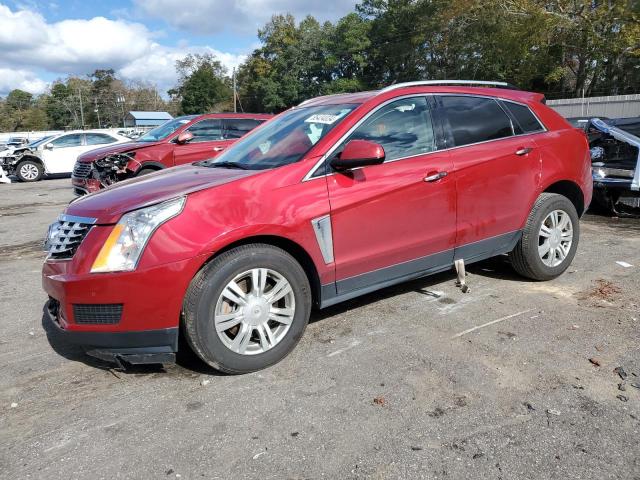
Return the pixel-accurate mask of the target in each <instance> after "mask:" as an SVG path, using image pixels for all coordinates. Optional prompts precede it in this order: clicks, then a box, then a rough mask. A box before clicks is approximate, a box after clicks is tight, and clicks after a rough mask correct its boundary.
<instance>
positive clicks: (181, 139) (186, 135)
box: [176, 132, 193, 145]
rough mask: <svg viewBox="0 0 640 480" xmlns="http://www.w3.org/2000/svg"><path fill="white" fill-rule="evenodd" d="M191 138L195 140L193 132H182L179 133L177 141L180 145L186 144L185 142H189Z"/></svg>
mask: <svg viewBox="0 0 640 480" xmlns="http://www.w3.org/2000/svg"><path fill="white" fill-rule="evenodd" d="M191 140H193V133H191V132H182V133H181V134H180V135H178V138H177V140H176V143H177V144H178V145H184V144H185V143H189V142H190V141H191Z"/></svg>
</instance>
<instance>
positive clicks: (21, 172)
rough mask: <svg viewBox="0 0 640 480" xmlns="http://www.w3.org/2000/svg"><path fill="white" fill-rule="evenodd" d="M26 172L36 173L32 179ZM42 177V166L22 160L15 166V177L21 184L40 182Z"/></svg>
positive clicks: (31, 161)
mask: <svg viewBox="0 0 640 480" xmlns="http://www.w3.org/2000/svg"><path fill="white" fill-rule="evenodd" d="M27 172H37V174H36V176H35V177H32V176H31V175H29V174H28V173H27ZM43 176H44V168H42V164H40V163H39V162H36V161H33V160H23V161H21V162H20V163H18V165H16V177H18V180H20V181H21V182H37V181H39V180H42V177H43Z"/></svg>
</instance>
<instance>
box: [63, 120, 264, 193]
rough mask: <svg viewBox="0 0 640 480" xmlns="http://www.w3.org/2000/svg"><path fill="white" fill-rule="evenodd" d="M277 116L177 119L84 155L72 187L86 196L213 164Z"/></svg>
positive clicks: (74, 175) (74, 173) (75, 169)
mask: <svg viewBox="0 0 640 480" xmlns="http://www.w3.org/2000/svg"><path fill="white" fill-rule="evenodd" d="M271 117H272V115H266V114H254V113H212V114H207V115H187V116H184V117H177V118H174V119H173V120H170V121H168V122H167V123H165V124H163V125H160V126H159V127H157V128H154V129H153V130H151V131H150V132H148V133H146V134H145V135H143V136H142V137H140V138H138V139H137V140H136V141H134V142H129V143H121V144H119V145H110V146H107V147H102V148H98V149H96V150H91V151H89V152H87V153H85V154H83V155H80V156H79V157H78V159H77V161H76V164H75V167H74V168H73V173H72V175H71V182H72V183H73V187H74V190H75V193H76V195H84V194H86V193H91V192H95V191H98V190H100V189H101V188H104V187H106V186H108V185H111V184H113V183H116V182H119V181H120V180H124V179H127V178H131V177H135V176H138V175H145V174H147V173H151V172H154V171H156V170H162V169H164V168H169V167H173V166H175V165H182V164H184V163H191V162H196V161H199V160H207V159H209V158H213V157H216V156H217V155H218V154H219V153H220V152H222V151H223V150H224V149H225V148H227V147H228V146H229V145H231V144H232V143H233V142H235V141H236V140H237V139H239V138H240V137H242V136H243V135H245V134H246V133H248V132H249V131H251V130H252V129H254V128H255V127H257V126H258V125H260V124H261V123H263V122H264V121H265V120H268V119H269V118H271Z"/></svg>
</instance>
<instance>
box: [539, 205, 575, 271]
mask: <svg viewBox="0 0 640 480" xmlns="http://www.w3.org/2000/svg"><path fill="white" fill-rule="evenodd" d="M572 243H573V223H572V222H571V218H570V217H569V214H568V213H567V212H565V211H564V210H554V211H553V212H551V213H549V215H547V216H546V218H545V219H544V220H543V222H542V225H541V226H540V232H539V233H538V255H540V259H541V260H542V262H543V263H544V264H545V265H547V266H549V267H557V266H558V265H560V264H561V263H562V262H563V261H564V259H565V258H567V255H568V254H569V251H570V250H571V244H572Z"/></svg>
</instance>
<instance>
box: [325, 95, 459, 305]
mask: <svg viewBox="0 0 640 480" xmlns="http://www.w3.org/2000/svg"><path fill="white" fill-rule="evenodd" d="M431 112H432V109H431V107H430V104H429V102H428V101H427V97H424V96H416V97H409V98H403V99H400V100H395V101H392V102H391V103H388V104H386V105H383V106H382V107H380V108H379V109H378V110H376V111H374V113H373V114H372V115H370V116H369V118H368V119H366V120H365V121H364V122H363V123H362V124H361V125H360V126H359V127H358V128H357V129H356V130H355V131H354V132H353V133H352V134H351V135H349V137H348V138H347V139H346V140H345V141H344V142H343V144H342V146H341V147H339V148H338V149H337V150H336V152H338V154H339V152H340V151H341V149H342V147H343V146H344V144H346V143H347V142H348V141H349V140H353V139H365V140H369V141H372V142H376V143H378V144H380V145H382V147H383V148H384V150H385V162H384V163H383V164H380V165H373V166H367V167H364V168H360V169H355V170H351V171H346V172H343V173H340V172H330V174H329V175H328V176H327V182H328V189H329V201H330V204H331V224H332V230H333V247H334V256H335V265H336V279H337V283H336V289H337V292H336V293H337V294H338V295H341V294H345V293H348V292H350V291H354V290H359V289H365V288H367V287H373V286H381V285H383V284H385V283H386V282H393V281H394V280H398V279H401V278H407V277H410V276H412V275H416V276H417V275H420V274H422V273H428V272H432V271H435V270H438V269H440V268H443V267H447V266H448V265H450V264H451V263H452V261H453V247H454V242H455V218H456V204H455V189H454V182H453V181H452V180H451V178H450V177H448V176H446V175H447V173H448V171H449V170H450V168H451V160H450V157H449V154H448V152H446V151H438V150H437V146H436V145H437V142H436V139H435V134H434V131H435V129H434V124H433V121H432V118H433V117H432V115H431ZM327 168H331V167H329V166H328V167H327Z"/></svg>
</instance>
